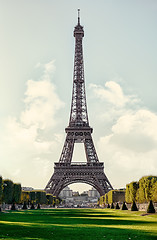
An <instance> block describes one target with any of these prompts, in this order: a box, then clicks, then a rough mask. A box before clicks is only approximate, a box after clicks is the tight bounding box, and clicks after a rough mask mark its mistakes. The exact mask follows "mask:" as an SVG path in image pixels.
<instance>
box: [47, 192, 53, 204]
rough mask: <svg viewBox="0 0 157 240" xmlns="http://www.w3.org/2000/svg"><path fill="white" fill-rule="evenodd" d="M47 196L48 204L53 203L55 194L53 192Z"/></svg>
mask: <svg viewBox="0 0 157 240" xmlns="http://www.w3.org/2000/svg"><path fill="white" fill-rule="evenodd" d="M46 198H47V203H48V204H50V205H51V204H53V195H52V194H46Z"/></svg>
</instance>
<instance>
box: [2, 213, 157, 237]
mask: <svg viewBox="0 0 157 240" xmlns="http://www.w3.org/2000/svg"><path fill="white" fill-rule="evenodd" d="M141 214H142V213H141V212H136V213H133V212H130V211H122V210H114V209H113V210H111V209H47V210H44V209H43V210H26V211H22V210H21V211H14V212H6V213H0V239H54V240H56V239H57V240H73V239H75V240H78V239H80V240H100V239H109V240H111V239H112V240H124V239H125V240H127V239H129V240H130V239H135V240H139V239H140V240H154V239H157V215H156V214H154V215H153V214H152V215H146V216H141Z"/></svg>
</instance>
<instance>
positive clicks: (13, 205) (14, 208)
mask: <svg viewBox="0 0 157 240" xmlns="http://www.w3.org/2000/svg"><path fill="white" fill-rule="evenodd" d="M11 210H13V211H14V210H16V207H15V203H13V204H12V206H11Z"/></svg>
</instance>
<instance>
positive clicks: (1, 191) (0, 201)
mask: <svg viewBox="0 0 157 240" xmlns="http://www.w3.org/2000/svg"><path fill="white" fill-rule="evenodd" d="M2 193H3V180H2V177H1V176H0V203H2ZM0 212H1V207H0Z"/></svg>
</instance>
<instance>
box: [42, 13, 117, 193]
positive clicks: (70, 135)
mask: <svg viewBox="0 0 157 240" xmlns="http://www.w3.org/2000/svg"><path fill="white" fill-rule="evenodd" d="M74 37H75V59H74V76H73V92H72V103H71V112H70V121H69V126H68V127H67V128H66V129H65V131H66V139H65V143H64V146H63V150H62V153H61V156H60V159H59V162H58V163H55V165H54V173H53V175H52V177H51V178H50V180H49V182H48V184H47V185H46V188H45V190H46V192H48V193H51V194H53V195H54V196H58V195H59V193H60V191H61V190H62V189H64V188H65V187H66V186H67V185H69V184H71V183H78V182H83V183H87V184H90V185H91V186H93V187H94V188H95V189H96V190H97V191H98V192H99V193H100V195H104V194H105V193H107V192H108V191H109V190H111V189H113V188H112V186H111V183H110V182H109V180H108V178H107V177H106V175H105V173H104V163H102V162H99V159H98V156H97V153H96V150H95V147H94V143H93V140H92V135H91V134H92V131H93V129H92V128H91V127H90V126H89V120H88V114H87V104H86V94H85V80H84V64H83V47H82V39H83V37H84V30H83V27H82V26H81V25H80V16H79V11H78V24H77V26H76V27H75V28H74ZM75 143H84V147H85V153H86V158H87V162H72V156H73V150H74V144H75Z"/></svg>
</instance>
